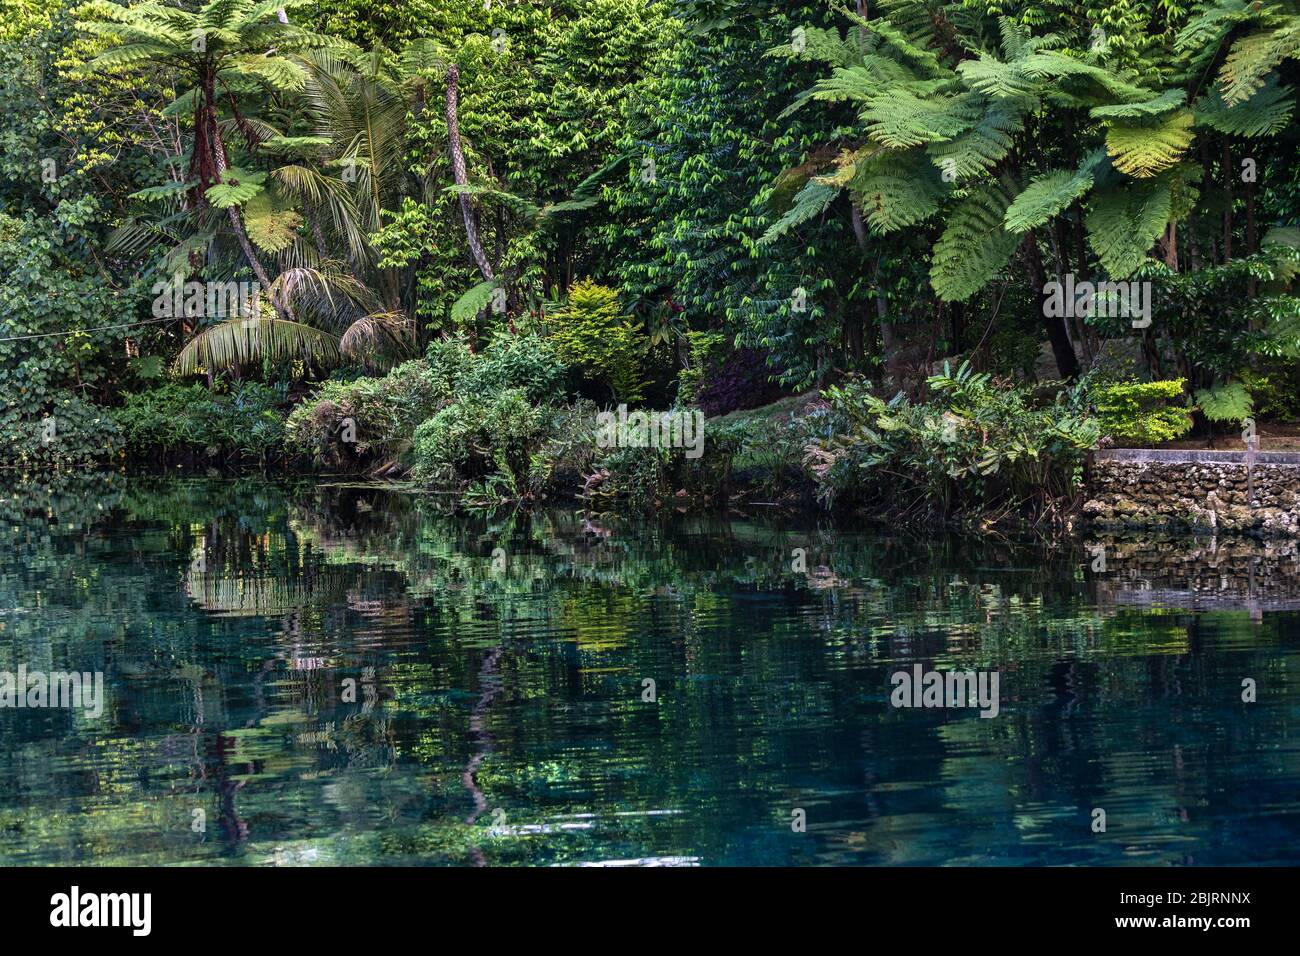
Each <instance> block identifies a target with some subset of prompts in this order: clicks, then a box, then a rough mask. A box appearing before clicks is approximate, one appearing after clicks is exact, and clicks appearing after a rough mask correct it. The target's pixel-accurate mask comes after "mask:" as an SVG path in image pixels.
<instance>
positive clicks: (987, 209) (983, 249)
mask: <svg viewBox="0 0 1300 956" xmlns="http://www.w3.org/2000/svg"><path fill="white" fill-rule="evenodd" d="M1010 205H1011V195H1010V193H1009V191H1008V190H1007V189H1006V187H1004V186H1003V185H1002V184H1000V183H990V184H988V185H985V186H982V187H980V188H979V189H976V190H975V191H973V192H972V193H971V194H970V195H969V196H967V197H966V198H965V199H964V200H962V201H961V203H960V204H959V205H958V206H957V207H956V208H955V209H954V210H953V211H952V214H951V215H950V216H949V217H948V224H947V227H946V228H945V229H944V231H943V235H942V236H940V237H939V241H938V242H937V243H935V246H934V256H933V261H932V263H931V265H930V285H931V286H933V287H934V291H935V294H936V295H938V296H939V298H940V299H943V300H944V301H945V302H954V301H957V302H960V301H963V300H965V299H969V298H970V297H971V296H972V295H974V294H975V293H976V292H978V291H979V290H980V289H982V288H984V286H985V285H987V284H988V282H989V281H990V280H991V279H992V278H993V277H994V276H995V275H997V273H998V271H999V270H1000V269H1002V268H1003V267H1004V266H1006V264H1007V262H1008V261H1009V260H1010V259H1011V255H1012V253H1014V252H1015V251H1016V246H1017V245H1018V244H1019V242H1020V237H1019V236H1017V235H1016V234H1015V233H1012V232H1008V231H1007V230H1006V229H1005V228H1004V227H1003V221H1004V219H1005V217H1006V213H1007V207H1009V206H1010Z"/></svg>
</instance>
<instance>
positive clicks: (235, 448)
mask: <svg viewBox="0 0 1300 956" xmlns="http://www.w3.org/2000/svg"><path fill="white" fill-rule="evenodd" d="M122 398H123V404H122V407H121V408H119V409H115V410H114V412H113V418H114V419H115V420H116V422H117V425H118V427H119V428H120V429H121V432H122V438H123V440H124V441H125V442H126V444H127V446H128V447H129V448H130V449H131V451H132V453H133V454H135V455H136V456H139V457H140V458H142V459H145V460H149V461H157V460H158V459H159V458H171V457H180V456H184V457H187V458H189V459H192V460H217V461H223V460H227V459H228V458H229V457H230V456H231V455H232V454H234V455H236V456H238V457H239V458H240V459H242V460H243V461H244V462H245V463H248V462H253V463H259V462H265V461H267V460H268V459H270V458H272V457H275V456H276V455H278V454H279V452H280V448H281V443H282V441H283V434H284V413H283V411H281V409H282V407H283V406H284V403H285V390H284V388H283V387H280V388H268V387H267V386H265V385H261V384H259V383H257V382H244V383H241V384H239V385H236V386H234V387H232V388H231V389H230V391H229V393H228V394H221V393H218V392H212V391H209V390H208V389H207V388H204V387H203V386H202V385H199V384H190V385H184V384H181V383H179V382H169V383H167V384H165V385H162V386H159V387H157V388H151V389H148V390H146V391H142V392H127V393H126V394H125V395H123V397H122Z"/></svg>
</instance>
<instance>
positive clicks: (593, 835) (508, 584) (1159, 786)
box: [0, 475, 1300, 866]
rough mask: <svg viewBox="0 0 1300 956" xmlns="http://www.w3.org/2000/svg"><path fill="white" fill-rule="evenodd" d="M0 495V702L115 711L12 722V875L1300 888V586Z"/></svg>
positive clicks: (100, 484)
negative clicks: (983, 705)
mask: <svg viewBox="0 0 1300 956" xmlns="http://www.w3.org/2000/svg"><path fill="white" fill-rule="evenodd" d="M0 493H3V496H4V499H3V502H2V503H0V509H2V510H3V514H0V524H2V527H0V533H3V536H4V538H5V540H4V541H3V542H0V670H4V671H10V672H14V671H16V670H17V669H18V667H19V666H20V665H22V666H25V667H26V668H27V670H28V671H32V670H44V671H53V670H64V671H72V670H75V671H79V672H87V673H93V672H100V673H102V674H103V675H104V702H103V713H102V714H100V715H99V716H91V715H90V714H88V713H87V712H85V710H84V709H77V708H45V709H40V708H36V709H32V708H26V709H18V708H4V709H0V773H2V774H3V780H4V784H3V787H2V788H0V832H2V833H3V839H2V840H0V863H5V864H10V865H13V864H54V863H64V864H169V865H186V864H189V865H193V864H228V865H274V864H279V865H330V864H436V865H482V864H488V865H520V864H533V865H580V864H583V865H591V864H604V865H610V864H699V865H737V864H775V865H816V864H853V865H881V866H885V865H908V864H911V865H915V864H925V865H988V864H1002V865H1021V864H1024V865H1044V864H1047V865H1064V864H1087V865H1105V866H1118V865H1132V864H1148V865H1150V864H1154V865H1189V866H1191V865H1204V864H1296V863H1300V750H1298V748H1297V743H1296V736H1295V734H1294V733H1293V729H1295V728H1296V726H1297V725H1298V724H1300V611H1297V610H1296V609H1295V608H1297V607H1300V584H1297V583H1296V582H1297V581H1300V566H1298V565H1297V557H1296V554H1295V548H1294V546H1288V545H1285V544H1280V545H1278V544H1271V545H1263V544H1258V543H1253V542H1225V541H1215V542H1208V541H1192V542H1187V541H1179V540H1177V539H1174V540H1167V541H1135V542H1103V543H1101V544H1100V545H1098V544H1097V543H1096V542H1093V543H1091V544H1090V543H1089V542H1085V541H1077V542H1072V543H1069V544H1065V545H1059V544H1058V545H1048V544H1045V543H1042V542H1032V541H1029V542H1013V541H1008V540H1004V539H1000V538H995V537H988V536H986V537H980V538H974V539H972V538H961V537H951V538H950V537H943V536H937V535H935V534H933V533H925V532H921V531H919V530H912V529H906V528H891V529H878V528H871V527H869V526H866V525H861V524H857V525H853V524H846V523H845V522H843V521H841V522H839V523H831V522H829V521H827V522H824V523H822V524H820V525H819V524H817V523H815V522H809V521H808V520H792V519H780V518H773V517H767V516H763V515H731V516H728V517H719V516H708V517H698V516H686V515H677V514H673V515H668V516H662V517H659V518H653V519H640V520H634V519H631V518H627V517H623V518H618V517H614V516H609V515H603V516H598V515H590V514H585V513H583V512H582V511H581V510H579V509H577V508H574V507H568V508H559V509H553V510H548V511H543V512H535V513H532V514H528V513H524V512H516V511H502V512H495V513H492V514H479V515H460V516H451V515H448V514H446V513H444V510H445V509H443V508H441V507H440V503H441V499H439V498H437V497H435V496H425V495H420V494H414V493H406V492H401V491H393V490H387V489H380V488H374V487H364V486H355V485H351V486H350V485H347V484H344V483H330V482H328V481H322V482H315V481H313V482H308V483H292V484H282V483H274V482H270V481H266V480H263V479H260V478H242V479H239V478H237V479H232V478H228V477H227V478H212V479H189V480H182V479H162V478H156V477H123V476H121V475H89V476H80V477H66V478H60V477H53V478H50V477H46V478H44V479H42V480H39V481H37V480H18V479H11V480H10V481H9V483H8V484H7V485H6V486H4V487H3V488H0ZM1090 546H1091V547H1094V548H1095V547H1097V546H1101V547H1104V548H1106V553H1107V554H1108V556H1109V558H1110V560H1109V562H1108V569H1107V570H1106V571H1102V572H1095V571H1093V570H1092V569H1091V567H1090V553H1091V552H1090V551H1089V550H1088V549H1089V547H1090ZM1288 549H1289V550H1288ZM805 566H806V568H805ZM1242 568H1246V569H1247V571H1245V572H1242V571H1241V569H1242ZM918 663H919V664H921V665H923V667H924V668H926V669H938V670H950V669H961V670H975V671H983V672H992V671H996V672H997V674H998V677H999V692H1000V693H999V696H1000V704H999V712H998V715H997V716H996V717H993V718H988V719H983V718H980V717H979V715H978V712H977V711H975V710H972V709H950V708H943V709H899V708H895V707H893V706H891V704H890V691H891V684H890V678H891V675H892V674H894V673H896V672H898V671H900V670H907V671H910V670H911V669H912V667H913V665H915V664H918ZM1248 680H1249V681H1253V682H1254V687H1255V700H1254V701H1253V702H1246V701H1243V699H1242V697H1243V681H1248ZM649 682H653V683H649ZM1098 809H1100V810H1103V811H1104V813H1105V820H1106V828H1105V831H1104V832H1097V831H1096V830H1095V829H1094V820H1095V819H1096V814H1095V813H1094V811H1095V810H1098ZM800 811H802V812H801V813H800ZM799 819H802V820H803V821H804V823H805V825H804V826H803V827H798V826H795V825H794V823H795V821H796V820H799Z"/></svg>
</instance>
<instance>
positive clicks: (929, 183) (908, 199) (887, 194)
mask: <svg viewBox="0 0 1300 956" xmlns="http://www.w3.org/2000/svg"><path fill="white" fill-rule="evenodd" d="M849 191H850V192H851V193H852V194H853V197H854V198H855V199H856V200H857V203H858V207H859V208H860V209H861V210H862V214H863V216H865V217H866V220H867V223H868V224H869V225H870V226H871V228H872V230H873V231H874V232H877V233H881V234H883V233H888V232H893V231H895V230H897V229H903V228H905V227H907V226H911V225H914V224H915V223H918V222H920V221H921V220H923V219H926V218H928V217H929V216H932V215H934V214H935V213H936V212H937V211H938V209H939V201H940V199H942V198H943V196H944V194H945V192H946V189H945V187H944V184H943V182H942V180H941V179H940V178H939V174H938V171H937V170H936V169H935V168H934V167H933V166H932V165H930V164H929V163H928V162H926V161H925V156H924V154H923V153H922V152H921V151H920V150H908V151H905V152H902V153H885V152H882V153H877V154H875V155H873V156H871V157H869V158H868V159H865V160H863V161H861V162H860V163H858V164H857V171H856V175H855V176H854V178H853V181H852V182H851V183H850V184H849Z"/></svg>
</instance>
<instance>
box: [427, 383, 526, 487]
mask: <svg viewBox="0 0 1300 956" xmlns="http://www.w3.org/2000/svg"><path fill="white" fill-rule="evenodd" d="M550 418H551V415H550V413H549V412H548V411H547V410H546V409H544V408H539V407H537V406H536V405H534V404H533V403H532V402H530V401H529V400H528V396H527V394H526V393H525V392H524V391H523V390H522V389H506V390H505V391H503V392H499V393H497V394H496V395H492V396H488V397H486V398H483V399H480V398H477V397H472V396H466V397H465V398H463V399H462V400H461V401H459V402H454V403H452V404H450V405H447V406H446V407H445V408H442V409H441V410H439V411H438V413H437V414H436V415H434V416H433V417H432V418H430V419H429V420H428V421H426V422H424V423H423V424H421V425H420V426H419V427H418V428H417V429H416V430H415V437H414V441H413V448H412V468H411V474H412V477H414V478H415V479H416V480H418V481H423V482H426V483H430V484H437V485H442V486H446V487H462V488H463V487H465V486H467V485H477V489H476V490H477V491H479V492H481V493H482V494H484V495H486V496H490V497H511V498H523V497H533V496H536V495H537V494H539V493H541V492H542V491H543V489H542V488H541V487H539V486H538V485H537V484H536V482H535V478H536V476H537V475H538V474H539V470H538V467H537V464H538V463H537V462H535V461H534V456H535V455H536V454H537V452H538V451H539V450H540V448H541V446H542V444H543V442H545V440H546V439H547V438H548V437H549V435H550Z"/></svg>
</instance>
